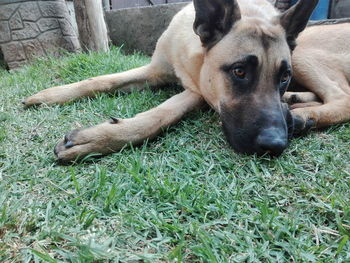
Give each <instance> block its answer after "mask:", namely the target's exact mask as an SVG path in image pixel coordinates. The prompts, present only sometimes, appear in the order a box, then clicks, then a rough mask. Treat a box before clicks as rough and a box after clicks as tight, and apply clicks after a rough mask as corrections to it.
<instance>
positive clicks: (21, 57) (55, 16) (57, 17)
mask: <svg viewBox="0 0 350 263" xmlns="http://www.w3.org/2000/svg"><path fill="white" fill-rule="evenodd" d="M62 48H63V49H66V50H68V51H72V52H75V51H77V50H78V49H79V48H80V44H79V40H78V38H77V34H76V31H75V30H74V27H73V21H72V19H71V17H70V15H69V11H68V8H67V6H66V3H65V1H64V0H51V1H47V0H41V1H34V0H0V49H1V51H2V53H3V56H4V60H5V62H6V64H7V65H8V67H9V68H10V69H14V68H17V67H19V66H21V65H23V64H25V63H27V62H28V61H30V60H31V59H32V58H33V57H37V56H43V55H47V54H49V53H53V54H56V55H57V54H59V52H60V50H62Z"/></svg>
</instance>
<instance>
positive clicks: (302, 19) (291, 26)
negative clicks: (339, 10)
mask: <svg viewBox="0 0 350 263" xmlns="http://www.w3.org/2000/svg"><path fill="white" fill-rule="evenodd" d="M317 4H318V0H299V2H298V3H297V4H295V5H294V6H292V7H291V8H289V9H288V10H287V11H285V12H284V13H283V14H282V15H281V16H280V17H279V19H280V23H281V25H282V27H283V28H284V29H285V30H286V34H287V41H288V44H289V46H290V48H291V49H292V50H293V49H294V48H295V46H296V42H295V40H296V38H297V37H298V35H299V33H300V32H301V31H303V30H304V29H305V27H306V25H307V22H308V21H309V18H310V16H311V14H312V12H313V10H314V9H315V7H316V5H317Z"/></svg>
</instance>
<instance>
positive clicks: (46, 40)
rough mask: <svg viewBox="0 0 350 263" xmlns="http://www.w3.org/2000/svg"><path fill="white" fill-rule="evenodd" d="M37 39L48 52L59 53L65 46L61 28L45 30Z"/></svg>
mask: <svg viewBox="0 0 350 263" xmlns="http://www.w3.org/2000/svg"><path fill="white" fill-rule="evenodd" d="M37 39H38V40H39V41H40V43H41V45H42V46H43V47H45V50H46V51H47V52H48V53H51V54H54V55H59V51H60V50H61V49H62V48H63V47H62V42H63V40H62V39H63V37H62V33H61V30H60V29H55V30H51V31H47V32H44V33H42V34H41V35H40V36H39V37H38V38H37Z"/></svg>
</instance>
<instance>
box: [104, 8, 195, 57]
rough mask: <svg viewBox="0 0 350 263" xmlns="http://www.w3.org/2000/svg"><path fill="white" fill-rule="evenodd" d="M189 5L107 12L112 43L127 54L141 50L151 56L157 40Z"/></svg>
mask: <svg viewBox="0 0 350 263" xmlns="http://www.w3.org/2000/svg"><path fill="white" fill-rule="evenodd" d="M187 4H188V3H176V4H167V5H156V6H151V7H141V8H127V9H120V10H114V11H108V12H106V22H107V26H108V28H109V34H110V38H111V40H112V43H113V44H114V45H117V46H121V45H123V46H124V50H125V51H126V52H133V51H135V50H139V51H142V52H144V53H145V54H148V55H151V54H152V53H153V51H154V48H155V46H156V43H157V40H158V38H159V37H160V35H161V34H162V33H163V31H164V30H165V29H166V28H167V27H168V25H169V23H170V21H171V19H172V18H173V16H174V15H175V14H176V13H177V12H179V11H180V10H181V9H182V8H183V7H184V6H186V5H187Z"/></svg>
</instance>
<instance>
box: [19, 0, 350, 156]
mask: <svg viewBox="0 0 350 263" xmlns="http://www.w3.org/2000/svg"><path fill="white" fill-rule="evenodd" d="M317 2H318V1H317V0H300V1H299V2H298V4H297V5H295V6H294V7H292V8H291V9H289V10H288V11H287V12H285V13H284V14H279V13H278V12H277V11H276V10H275V8H274V7H273V6H272V5H271V4H270V3H269V2H268V1H265V0H194V3H193V4H192V3H191V4H189V5H188V6H187V7H185V8H184V9H183V10H182V11H180V12H179V13H178V14H177V15H176V16H175V17H174V19H173V20H172V22H171V23H170V25H169V27H168V29H167V30H166V31H165V32H164V33H163V35H162V36H161V37H160V39H159V40H158V43H157V47H156V50H155V52H154V55H153V57H152V62H151V63H150V64H149V65H147V66H144V67H140V68H137V69H133V70H130V71H127V72H122V73H117V74H112V75H106V76H99V77H95V78H91V79H88V80H84V81H81V82H77V83H73V84H69V85H64V86H59V87H54V88H50V89H46V90H43V91H41V92H39V93H37V94H35V95H33V96H31V97H29V98H27V99H26V100H25V101H24V104H25V106H32V105H38V104H43V103H44V104H52V103H64V102H67V101H71V100H74V99H77V98H81V97H87V96H88V97H94V96H96V94H97V93H99V92H115V91H116V90H118V89H123V90H125V89H127V90H128V89H131V88H134V87H137V88H143V87H145V85H144V84H145V82H147V83H148V84H149V85H159V84H164V83H170V82H176V81H178V82H180V83H181V84H182V86H183V87H184V88H185V91H183V92H182V93H180V94H178V95H175V96H174V97H172V98H170V99H169V100H167V101H165V102H164V103H163V104H161V105H159V106H158V107H156V108H153V109H151V110H149V111H146V112H143V113H141V114H138V115H136V116H135V117H134V118H131V119H112V120H111V121H108V122H105V123H102V124H99V125H97V126H93V127H90V128H86V129H82V130H75V131H73V132H71V133H69V134H68V135H66V137H65V139H64V140H63V141H61V142H59V143H58V144H57V146H56V147H55V154H56V155H57V158H58V160H59V161H61V162H69V161H73V160H75V159H77V158H81V157H83V156H86V155H88V154H90V153H100V154H107V153H111V152H114V151H117V150H119V149H121V148H122V147H124V146H125V145H127V144H128V143H132V144H139V143H141V142H143V141H144V140H145V139H148V138H153V137H155V136H156V135H158V134H159V133H160V131H161V130H162V129H163V128H165V127H168V126H169V125H171V124H173V123H176V122H177V121H179V120H180V119H181V118H182V117H183V116H184V115H185V114H186V113H188V112H189V111H192V110H193V109H195V108H197V107H199V106H201V105H202V104H204V103H205V101H206V102H207V103H208V104H209V105H210V106H211V107H212V108H214V109H215V110H216V111H217V112H218V113H219V114H220V117H221V119H222V123H223V128H224V132H225V134H226V137H227V139H228V141H229V143H230V144H231V146H232V147H233V148H234V149H235V150H236V151H238V152H242V153H248V154H252V153H257V154H264V153H266V152H268V153H270V154H272V155H279V154H281V153H282V152H283V150H284V149H285V148H286V147H287V143H288V136H290V135H291V133H292V132H293V127H295V130H297V132H302V131H303V130H307V129H309V128H310V127H311V126H312V127H323V126H326V125H330V124H335V123H339V122H344V121H347V120H349V119H350V88H349V84H348V81H349V77H350V66H349V65H350V42H349V39H350V27H349V25H347V24H343V25H341V24H339V25H329V26H317V27H316V26H315V27H310V28H308V29H307V30H305V31H304V33H303V34H302V35H301V36H300V37H299V38H298V41H297V42H298V46H297V47H296V49H295V51H294V53H293V65H292V63H291V50H293V49H294V48H295V40H296V38H297V36H298V34H299V33H300V32H301V31H302V30H303V29H304V28H305V26H306V24H307V21H308V18H309V16H310V15H311V13H312V11H313V9H314V7H315V6H316V4H317ZM193 29H194V30H193ZM292 71H293V72H294V76H295V80H296V82H297V83H300V84H302V85H303V86H305V87H306V88H307V89H309V90H310V91H312V92H313V93H311V92H308V93H296V94H290V93H287V94H286V100H287V101H289V102H292V103H295V102H297V103H298V104H296V105H294V106H292V107H293V109H292V111H291V112H292V114H291V113H290V111H289V110H288V108H287V107H285V105H284V104H283V103H281V95H283V94H284V93H285V91H286V89H287V87H288V85H289V82H290V80H291V75H292ZM314 94H316V95H317V96H315V95H314ZM318 100H320V101H321V102H322V103H321V102H317V101H318ZM292 116H293V117H292Z"/></svg>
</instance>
